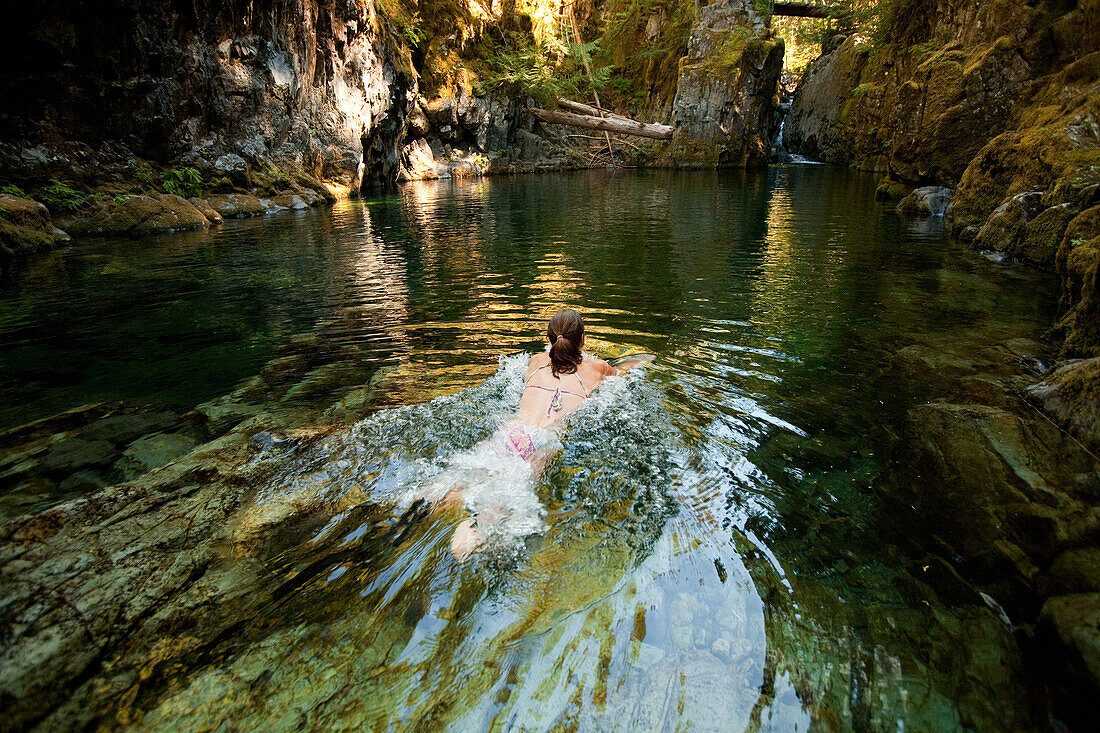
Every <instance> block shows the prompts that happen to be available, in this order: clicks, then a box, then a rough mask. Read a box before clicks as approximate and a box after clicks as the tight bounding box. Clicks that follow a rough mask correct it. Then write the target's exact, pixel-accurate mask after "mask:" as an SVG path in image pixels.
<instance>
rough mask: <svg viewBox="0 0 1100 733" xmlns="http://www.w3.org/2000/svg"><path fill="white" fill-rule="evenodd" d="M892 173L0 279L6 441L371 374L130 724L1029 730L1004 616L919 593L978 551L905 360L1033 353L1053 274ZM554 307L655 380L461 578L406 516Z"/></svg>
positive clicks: (390, 206) (825, 173)
mask: <svg viewBox="0 0 1100 733" xmlns="http://www.w3.org/2000/svg"><path fill="white" fill-rule="evenodd" d="M875 182H876V181H875V179H874V177H873V176H870V175H868V174H860V173H855V172H849V171H844V170H836V169H831V168H828V167H824V166H789V167H775V168H772V169H770V170H768V171H762V172H750V173H736V172H731V173H721V174H717V173H676V172H637V171H622V170H621V171H596V172H578V173H571V174H549V175H540V176H518V177H497V178H486V179H479V180H462V181H453V182H448V181H443V182H421V183H413V184H408V185H405V186H403V187H402V188H401V189H400V190H399V191H398V192H396V193H393V194H384V195H379V196H377V197H376V198H374V199H372V200H367V201H355V202H344V203H341V204H339V205H337V206H336V207H335V208H334V209H333V210H331V211H327V210H326V211H308V212H302V213H290V212H288V213H283V214H276V215H271V216H268V217H265V218H262V219H252V220H242V221H230V222H227V223H226V224H225V225H224V226H221V227H217V228H214V229H211V230H210V231H206V232H192V233H179V234H170V235H163V236H157V237H152V238H148V239H145V240H140V241H139V240H123V239H112V240H89V241H84V242H81V243H79V244H78V245H77V246H75V247H72V248H70V249H69V250H66V251H61V252H56V253H52V254H50V255H48V256H43V257H40V258H37V259H34V260H32V261H29V262H27V263H24V264H21V265H18V266H16V267H13V268H9V269H7V270H5V271H4V273H3V275H2V279H0V334H2V339H0V396H2V399H0V428H10V427H13V426H16V425H19V424H22V423H26V422H28V421H31V420H35V419H39V418H43V417H45V416H47V415H51V414H54V413H57V412H59V411H61V410H66V409H70V408H73V407H76V406H78V405H81V404H84V403H88V402H94V401H104V400H123V401H128V402H139V403H143V404H144V403H157V404H162V405H164V406H166V408H167V409H170V410H171V411H173V413H174V414H181V413H184V412H186V411H188V410H190V409H191V408H193V407H194V406H195V405H197V404H199V403H202V402H206V401H209V400H212V399H215V398H217V397H219V396H221V395H224V394H226V393H229V392H230V391H232V390H233V389H234V388H235V387H236V386H237V385H239V384H240V383H242V382H244V381H246V380H248V379H250V378H254V377H255V376H256V375H257V374H258V373H260V372H261V370H262V369H265V368H266V367H265V365H270V364H271V363H272V362H273V360H277V359H278V358H280V355H281V354H284V353H286V351H285V350H286V348H287V345H288V344H291V343H293V342H294V340H295V339H299V340H300V339H303V338H311V337H312V338H314V339H315V341H316V340H318V339H319V340H320V341H321V343H322V346H323V348H324V349H326V350H327V352H328V353H331V354H332V356H331V358H330V359H329V364H327V365H326V366H327V367H328V368H329V371H328V372H326V374H328V375H329V376H330V377H332V375H336V376H335V377H332V378H329V379H327V381H326V380H315V381H314V382H313V383H311V386H310V388H309V389H308V390H307V389H303V390H302V391H301V392H300V393H298V394H299V395H300V396H301V399H302V400H307V399H308V400H311V401H312V402H314V403H325V404H328V403H337V402H340V401H341V400H344V403H343V404H344V405H345V407H346V405H348V404H351V403H349V402H347V400H348V399H349V395H353V394H355V391H356V389H358V388H360V387H361V386H362V384H363V383H364V382H366V381H368V380H372V383H373V384H375V385H376V388H375V389H373V391H372V392H370V395H369V398H364V399H362V400H361V401H360V402H359V403H355V404H360V405H361V409H360V410H359V411H358V412H356V411H354V410H352V411H351V412H350V413H349V411H348V410H347V409H344V410H342V411H340V412H338V413H331V412H329V413H324V414H326V415H328V416H329V417H328V418H327V419H326V420H323V421H318V420H316V419H314V418H310V419H311V420H313V421H314V422H324V423H325V427H324V430H323V431H322V432H323V435H322V437H320V438H317V439H313V440H310V441H303V443H302V444H300V445H298V446H296V447H290V448H286V449H284V450H282V451H276V452H275V453H276V454H275V455H274V456H270V457H263V456H261V457H259V458H253V459H249V460H252V461H261V460H262V461H266V462H267V463H268V464H270V465H269V467H268V469H267V470H266V471H265V472H262V475H263V476H264V478H263V480H262V481H261V482H259V483H258V484H257V485H256V486H255V492H254V494H253V495H252V497H251V498H250V499H249V502H250V506H246V507H244V508H243V509H242V510H241V511H240V512H239V513H238V514H237V515H235V519H234V521H248V517H249V516H251V515H254V514H263V513H264V512H269V511H270V507H272V506H292V507H293V511H289V510H288V511H285V512H283V513H281V514H279V515H278V516H279V521H278V522H277V523H274V522H273V523H271V524H270V526H275V527H276V529H274V530H271V534H270V535H268V536H266V537H267V539H264V540H263V541H262V542H260V545H261V547H260V549H254V551H252V552H250V558H249V565H248V568H249V569H248V570H247V571H245V570H239V571H235V572H237V573H238V576H234V577H244V576H245V575H247V576H248V577H249V578H250V579H251V580H249V581H247V583H251V584H253V585H252V588H253V590H252V591H250V594H251V595H250V598H249V600H247V601H245V600H240V599H239V598H237V599H236V600H233V601H232V603H234V604H238V605H239V608H238V609H237V610H236V611H234V612H233V614H229V615H230V616H233V617H234V618H235V619H236V620H235V621H234V623H233V625H232V626H231V627H230V631H228V632H226V633H225V634H224V635H223V636H222V637H219V638H218V639H216V640H215V641H214V642H212V643H211V644H208V645H207V646H206V647H204V651H203V652H202V653H201V654H194V655H191V656H186V655H185V656H182V657H180V659H182V660H183V661H181V662H179V664H177V666H176V668H174V669H173V671H172V672H171V674H170V675H168V676H167V677H166V678H165V679H163V680H162V682H161V683H158V685H156V686H154V687H152V688H148V689H143V690H142V691H141V693H140V695H139V696H138V697H136V698H131V699H126V700H124V701H122V702H119V703H118V705H119V706H127V707H132V708H133V709H135V710H140V714H136V715H135V714H127V715H126V716H123V717H119V718H117V719H116V721H117V722H122V723H125V727H133V728H143V729H150V730H215V729H217V730H232V729H265V730H281V729H287V730H290V729H294V730H297V729H299V728H301V727H303V726H304V727H305V728H309V729H317V730H334V729H345V728H347V729H356V730H401V729H414V730H425V731H437V730H455V731H481V730H489V729H494V730H498V729H499V730H527V731H535V730H560V729H565V730H585V731H587V730H601V731H602V730H624V731H629V730H698V731H717V730H722V731H726V730H729V731H740V730H777V731H787V730H807V729H809V728H810V727H811V726H820V729H826V730H833V729H836V730H843V729H855V730H876V731H879V730H890V731H893V730H905V729H908V730H921V731H927V730H936V731H944V730H991V729H998V730H1019V729H1025V728H1030V727H1033V726H1035V725H1038V723H1037V722H1036V721H1042V720H1045V717H1044V716H1045V708H1044V705H1045V703H1044V702H1043V700H1042V696H1041V695H1040V694H1039V693H1038V692H1036V690H1037V689H1038V688H1039V685H1037V683H1036V681H1035V680H1033V679H1031V677H1030V676H1029V672H1028V670H1029V663H1028V660H1027V658H1026V656H1025V655H1024V654H1023V652H1022V651H1021V649H1020V648H1019V646H1018V641H1017V637H1016V636H1015V635H1014V633H1013V631H1012V630H1011V628H1010V625H1009V624H1008V623H1006V620H1005V619H1004V618H1002V613H1001V610H1000V606H999V605H998V603H997V599H996V598H995V597H991V596H989V595H987V596H986V597H985V599H982V600H978V601H977V602H974V600H973V599H974V597H975V596H974V594H972V593H970V594H967V593H959V594H957V596H951V595H950V594H945V593H943V592H938V593H934V592H931V591H928V592H925V591H926V590H927V588H928V587H929V586H928V584H926V583H925V581H924V579H923V578H922V577H921V572H922V571H923V572H928V568H929V566H934V567H935V568H938V572H939V573H940V574H941V576H943V575H946V576H951V577H957V576H956V575H952V574H953V573H955V569H956V568H957V566H959V565H960V564H962V563H964V562H965V558H958V557H952V556H950V555H946V556H945V552H944V551H943V549H942V548H943V547H944V546H945V545H944V543H943V542H942V541H941V540H940V539H939V538H938V537H937V528H936V527H930V526H929V525H928V523H927V522H924V521H922V517H921V516H919V515H918V513H917V512H916V511H915V510H914V509H913V508H912V507H911V506H909V505H907V504H906V503H905V502H904V501H901V500H899V499H898V498H897V497H898V496H899V495H905V494H904V492H903V493H902V494H899V493H898V492H897V491H895V490H894V488H895V487H897V486H899V485H906V486H907V487H908V491H919V490H920V486H921V484H920V482H921V481H922V477H921V475H919V474H918V473H914V472H913V471H912V470H911V467H910V468H905V464H904V463H903V462H900V461H899V460H898V459H897V455H898V451H899V447H900V446H899V444H900V443H901V442H902V441H903V440H904V437H903V436H904V435H905V434H906V425H905V416H906V411H907V410H908V408H909V407H911V406H913V405H915V404H920V403H922V402H925V401H927V400H929V399H933V398H935V397H937V396H938V395H937V394H936V393H935V392H934V388H933V386H932V385H931V384H929V383H928V382H927V380H925V379H923V378H922V376H921V375H922V374H923V372H920V371H916V372H914V371H913V370H911V369H909V368H908V365H909V364H911V363H912V361H913V359H925V361H926V362H927V361H928V360H930V359H934V357H935V356H936V354H937V353H939V352H941V351H942V349H941V345H943V344H949V345H950V349H951V352H952V354H953V355H956V356H957V355H958V354H966V353H969V352H973V353H978V352H980V351H981V350H982V349H986V348H988V347H990V346H992V345H995V344H1001V343H1005V342H1015V343H1020V342H1021V341H1023V340H1028V339H1038V338H1039V337H1040V335H1041V334H1042V331H1043V330H1044V328H1045V327H1047V326H1048V325H1049V324H1050V323H1051V321H1052V318H1053V314H1054V308H1055V303H1056V299H1057V290H1056V284H1055V282H1054V280H1053V278H1051V277H1047V276H1045V275H1041V274H1037V273H1034V272H1029V271H1027V270H1023V269H1018V268H1015V267H1012V266H1008V265H1003V264H998V263H995V262H992V261H989V260H987V259H985V258H983V257H982V256H981V255H980V254H978V253H975V252H971V251H969V250H967V249H965V248H964V247H962V246H960V245H958V244H957V243H952V242H951V241H949V238H948V236H947V231H946V228H945V226H944V224H943V222H942V221H941V220H937V219H932V220H912V219H905V218H902V217H899V216H897V215H896V214H895V213H894V212H893V210H892V207H891V206H889V205H885V204H880V203H876V202H875V200H874V190H875ZM563 307H573V308H576V309H578V310H580V311H581V312H582V313H583V314H584V316H585V318H586V326H587V329H588V342H587V344H586V348H587V350H588V351H590V352H593V353H595V354H597V355H599V356H602V357H605V358H614V357H619V356H621V355H624V354H629V353H634V352H649V353H653V354H655V355H656V356H657V360H656V362H655V363H654V364H652V365H650V366H648V367H645V368H643V369H639V370H636V371H634V372H631V373H630V374H629V376H627V377H625V378H622V379H616V380H612V383H610V384H608V385H607V386H605V387H601V388H600V390H599V392H598V393H597V395H596V397H595V398H594V399H592V400H590V401H589V402H587V403H586V404H585V405H584V406H583V407H582V408H581V409H580V410H579V411H578V412H577V413H575V415H574V416H572V417H571V418H570V419H569V420H568V422H567V425H566V427H565V430H564V435H563V439H562V444H563V446H564V447H563V449H562V450H561V451H560V452H559V453H558V454H557V455H556V456H555V458H554V459H553V460H552V461H551V462H550V464H549V465H548V467H547V469H546V470H545V471H544V472H543V474H542V475H541V476H539V477H538V478H537V480H536V481H534V484H533V491H534V495H535V496H536V497H537V503H536V505H535V507H536V509H535V511H536V514H537V517H536V518H537V519H538V521H541V522H543V524H544V530H543V531H540V532H534V533H524V534H523V536H521V537H518V538H513V540H514V541H510V542H504V541H502V542H500V543H498V544H496V545H494V546H493V547H491V548H490V549H489V550H487V551H485V552H482V553H479V554H478V555H475V556H474V557H473V558H472V559H471V560H469V561H468V562H466V563H465V564H462V565H459V564H458V563H456V562H455V561H454V560H453V558H452V557H451V555H450V553H449V542H450V534H451V532H452V531H453V528H454V526H455V524H456V522H458V521H459V520H460V519H461V513H460V512H449V513H448V512H444V513H439V514H433V515H430V516H425V517H419V516H414V517H411V518H410V517H409V516H407V515H405V512H406V510H407V509H408V507H409V503H410V499H409V497H410V496H413V495H415V492H416V490H417V488H418V487H421V486H424V485H427V484H430V483H431V482H433V481H438V480H439V477H440V476H442V475H445V472H446V471H448V470H450V468H451V467H453V466H454V464H455V461H456V460H459V459H460V458H461V456H463V455H467V453H468V451H470V450H471V449H473V448H475V447H476V446H477V445H478V444H479V442H480V441H483V440H485V439H486V438H487V437H488V436H489V435H490V434H491V433H492V431H493V430H494V428H496V427H497V426H499V425H500V424H501V423H502V422H503V421H504V420H505V419H506V418H507V416H508V415H509V414H510V413H511V412H512V411H513V410H514V408H515V405H516V401H517V399H518V394H519V389H520V387H521V383H522V370H523V359H522V357H515V356H511V355H513V354H515V353H516V352H520V351H527V352H530V351H533V350H536V349H541V348H542V344H543V333H544V330H545V322H546V320H547V318H548V317H549V316H550V315H552V314H553V313H554V312H555V311H556V310H558V309H560V308H563ZM914 354H916V356H913V355H914ZM899 355H900V356H899ZM287 358H289V357H287ZM341 369H344V370H345V371H344V372H341V371H340V370H341ZM341 373H342V374H343V375H344V377H343V378H341V377H340V376H339V375H340V374H341ZM347 374H355V375H359V376H358V377H357V378H355V379H349V378H347V376H346V375H347ZM285 394H286V393H284V398H285ZM302 414H307V413H305V412H303V413H302ZM309 414H311V415H312V414H314V413H309ZM333 415H335V417H333ZM349 415H350V417H349ZM303 419H305V418H303ZM279 427H280V428H281V429H282V430H283V431H284V432H286V433H288V434H292V433H293V430H294V428H295V427H300V426H295V425H293V424H282V425H280V426H279ZM264 455H265V456H266V455H267V454H264ZM242 470H243V469H242ZM105 475H107V477H108V478H110V477H111V476H112V474H110V473H109V472H107V473H106V474H105ZM256 475H260V474H259V473H257V474H256ZM496 489H497V490H499V491H500V492H502V493H503V494H507V493H508V491H509V485H507V483H505V484H502V485H501V486H497V487H496ZM303 497H307V498H303ZM349 497H351V498H349ZM63 498H65V497H63V496H60V495H54V494H50V493H49V492H48V491H47V492H46V495H45V496H43V495H36V496H35V497H34V498H33V500H30V499H28V500H27V501H24V502H23V503H18V506H19V507H21V509H20V511H23V510H27V509H36V508H41V507H44V506H48V505H49V504H50V503H51V502H53V501H60V500H61V499H63ZM305 504H308V506H305ZM403 515H405V516H403ZM241 517H245V519H243V520H242V519H241ZM261 524H262V523H261ZM263 526H269V525H263ZM233 558H234V552H233V551H228V550H227V551H226V552H225V556H224V557H223V558H222V559H221V560H220V562H221V563H222V564H223V565H225V564H229V563H232V562H235V560H234V559H233ZM922 569H923V570H922ZM970 577H972V574H971V576H970ZM241 582H242V583H246V581H244V580H242V581H241ZM958 582H959V583H964V581H963V580H962V579H961V578H959V579H958ZM932 585H935V584H932ZM940 586H942V583H941V584H940ZM234 598H236V597H234ZM226 603H230V602H229V601H226ZM221 612H226V613H228V611H226V609H221V610H215V611H214V612H213V613H221ZM234 614H235V615H234ZM181 638H182V637H181Z"/></svg>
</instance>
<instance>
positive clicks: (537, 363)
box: [527, 352, 550, 376]
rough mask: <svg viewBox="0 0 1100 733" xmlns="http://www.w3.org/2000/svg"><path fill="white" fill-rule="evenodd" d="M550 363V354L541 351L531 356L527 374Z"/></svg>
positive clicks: (529, 374)
mask: <svg viewBox="0 0 1100 733" xmlns="http://www.w3.org/2000/svg"><path fill="white" fill-rule="evenodd" d="M549 363H550V355H549V354H547V353H546V352H540V353H538V354H534V355H532V356H531V359H530V360H529V361H528V362H527V376H531V373H532V372H533V371H535V370H536V369H541V368H542V367H544V366H546V365H547V364H549Z"/></svg>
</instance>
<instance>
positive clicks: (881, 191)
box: [875, 178, 909, 201]
mask: <svg viewBox="0 0 1100 733" xmlns="http://www.w3.org/2000/svg"><path fill="white" fill-rule="evenodd" d="M908 195H909V186H906V185H905V184H904V183H902V182H901V181H898V180H895V179H893V178H887V179H886V180H884V181H883V182H882V183H880V184H878V188H876V189H875V201H901V200H902V199H903V198H905V197H906V196H908Z"/></svg>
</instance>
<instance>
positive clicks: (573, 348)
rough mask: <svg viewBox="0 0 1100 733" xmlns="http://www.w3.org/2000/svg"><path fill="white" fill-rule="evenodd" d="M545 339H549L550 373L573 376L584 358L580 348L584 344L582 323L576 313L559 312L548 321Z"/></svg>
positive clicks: (578, 314) (579, 315) (568, 311)
mask: <svg viewBox="0 0 1100 733" xmlns="http://www.w3.org/2000/svg"><path fill="white" fill-rule="evenodd" d="M546 338H548V339H550V373H551V374H553V375H554V376H555V377H556V376H558V374H559V373H560V374H574V373H575V372H576V371H577V367H578V366H579V365H580V363H581V362H582V361H584V356H583V355H582V354H581V346H582V345H583V344H584V321H582V320H581V314H580V313H577V311H571V310H564V311H559V312H558V313H557V314H555V315H554V317H553V318H551V319H550V325H548V326H547V327H546Z"/></svg>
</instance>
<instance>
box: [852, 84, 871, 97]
mask: <svg viewBox="0 0 1100 733" xmlns="http://www.w3.org/2000/svg"><path fill="white" fill-rule="evenodd" d="M870 90H871V85H870V84H860V85H859V86H858V87H856V88H855V89H853V90H852V96H853V97H866V96H867V92H869V91H870Z"/></svg>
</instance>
